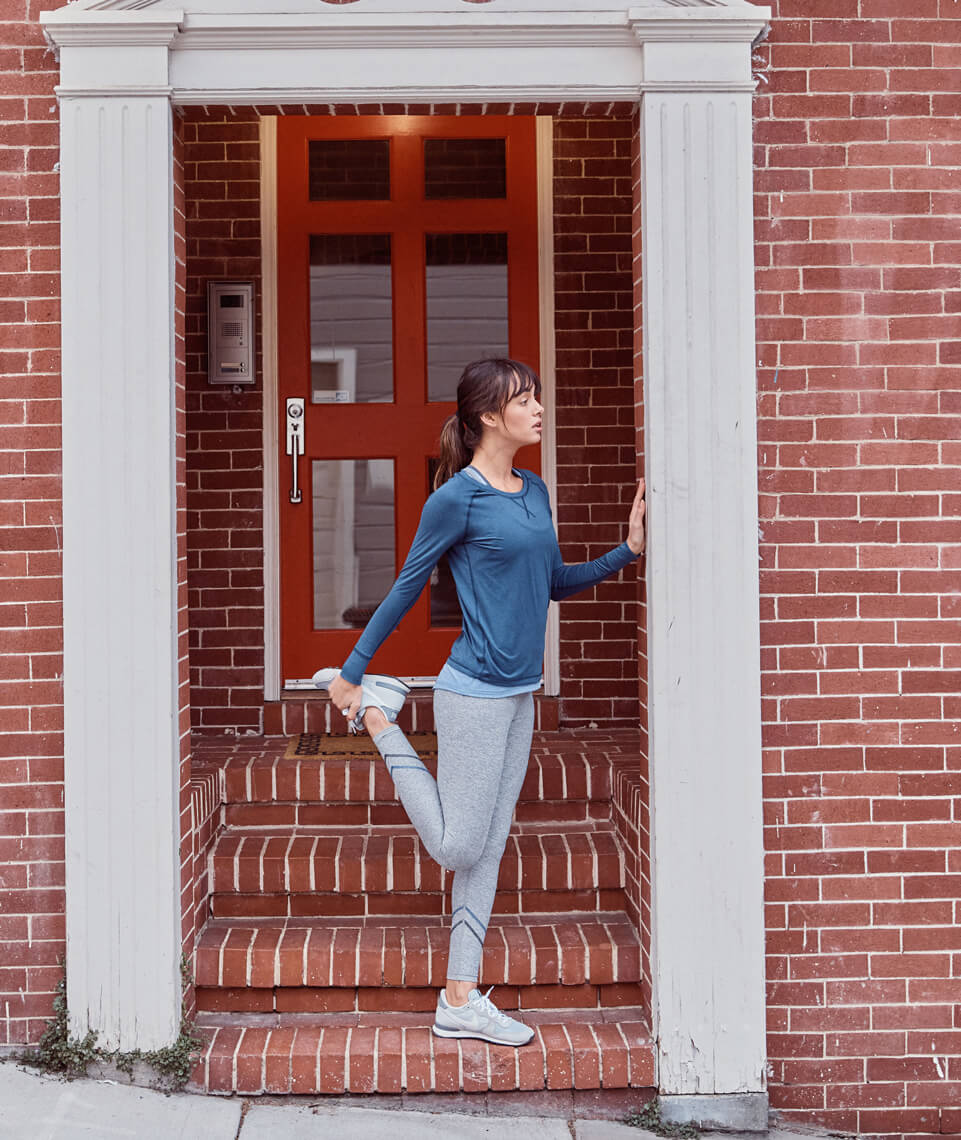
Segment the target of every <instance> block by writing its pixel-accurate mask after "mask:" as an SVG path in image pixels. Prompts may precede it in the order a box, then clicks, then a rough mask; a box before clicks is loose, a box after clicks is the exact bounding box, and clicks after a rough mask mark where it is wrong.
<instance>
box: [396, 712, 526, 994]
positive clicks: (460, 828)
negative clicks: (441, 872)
mask: <svg viewBox="0 0 961 1140" xmlns="http://www.w3.org/2000/svg"><path fill="white" fill-rule="evenodd" d="M434 724H435V726H436V728H437V779H436V780H435V779H434V777H433V776H432V775H431V774H430V772H429V771H428V770H427V768H425V767H424V765H423V764H422V763H421V760H420V758H419V757H418V755H417V753H416V752H415V751H414V750H413V748H411V746H410V744H409V743H408V740H407V737H406V736H404V734H403V732H402V731H401V730H400V729H399V728H398V727H397V725H391V726H390V727H389V728H385V729H384V730H383V732H379V733H377V735H376V736H375V737H374V744H376V745H377V748H378V749H379V750H380V754H381V755H382V756H383V758H384V762H385V763H386V764H387V768H388V770H389V772H390V774H391V777H392V779H393V781H394V787H395V788H396V789H397V795H398V796H399V797H400V801H401V803H402V804H403V805H404V808H405V810H406V812H407V815H408V816H409V817H410V821H411V823H412V824H413V825H414V827H416V828H417V832H418V834H419V835H420V837H421V840H422V841H423V844H424V846H425V847H426V848H427V850H428V852H429V853H430V855H431V856H432V857H433V858H434V859H436V860H437V862H438V863H440V865H441V866H442V867H447V868H449V869H450V870H452V871H453V872H454V883H453V887H452V898H451V932H450V954H449V957H448V963H447V976H448V977H449V978H454V979H457V980H459V981H465V982H475V981H477V976H478V973H479V972H480V961H481V951H482V950H483V947H484V936H485V935H486V933H487V924H488V922H489V921H490V916H491V908H492V907H493V905H494V892H495V890H496V889H497V871H498V868H499V867H500V861H501V856H502V855H503V854H504V847H505V845H506V844H507V835H508V832H509V831H510V826H511V819H512V817H513V815H514V806H515V804H516V803H517V797H518V796H519V795H520V790H521V784H523V782H524V774H525V772H526V771H527V761H528V758H529V756H530V751H531V736H532V734H533V731H534V698H533V696H532V694H530V693H521V694H520V695H518V696H516V697H464V696H461V695H460V694H459V693H451V692H448V691H447V690H446V689H435V690H434Z"/></svg>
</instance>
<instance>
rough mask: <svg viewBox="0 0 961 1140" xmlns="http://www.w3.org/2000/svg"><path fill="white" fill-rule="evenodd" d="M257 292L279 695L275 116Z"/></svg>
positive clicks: (268, 134)
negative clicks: (259, 296)
mask: <svg viewBox="0 0 961 1140" xmlns="http://www.w3.org/2000/svg"><path fill="white" fill-rule="evenodd" d="M260 295H261V306H260V312H261V322H262V323H261V344H262V345H263V393H262V395H263V409H264V410H263V448H264V506H263V509H264V700H265V701H279V700H280V689H281V682H280V503H279V496H280V481H279V478H278V472H277V448H278V447H279V446H280V443H279V441H280V424H279V422H278V419H279V417H278V414H277V406H278V405H277V399H278V396H279V389H278V383H279V380H278V364H277V349H278V343H279V342H278V329H277V119H276V117H275V116H274V115H262V116H261V117H260Z"/></svg>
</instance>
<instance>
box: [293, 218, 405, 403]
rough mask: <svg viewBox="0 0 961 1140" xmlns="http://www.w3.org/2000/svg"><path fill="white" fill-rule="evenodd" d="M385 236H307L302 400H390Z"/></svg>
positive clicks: (391, 368) (391, 375)
mask: <svg viewBox="0 0 961 1140" xmlns="http://www.w3.org/2000/svg"><path fill="white" fill-rule="evenodd" d="M390 255H391V249H390V234H311V235H310V400H311V403H313V404H355V403H356V404H371V403H384V402H389V401H390V400H393V398H394V350H393V336H394V333H393V328H394V323H393V295H392V293H393V285H392V281H391V256H390Z"/></svg>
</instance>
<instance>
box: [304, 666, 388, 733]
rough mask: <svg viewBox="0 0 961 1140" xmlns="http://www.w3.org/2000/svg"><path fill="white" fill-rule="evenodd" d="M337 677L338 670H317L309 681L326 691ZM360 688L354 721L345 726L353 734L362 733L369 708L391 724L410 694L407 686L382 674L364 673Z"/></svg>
mask: <svg viewBox="0 0 961 1140" xmlns="http://www.w3.org/2000/svg"><path fill="white" fill-rule="evenodd" d="M339 676H340V670H339V669H318V670H317V672H316V673H315V674H314V675H313V677H311V680H312V681H313V682H314V684H315V685H316V686H317V688H318V689H326V688H327V687H328V686H329V685H330V682H331V681H333V679H334V678H335V677H339ZM360 687H361V698H360V710H359V712H358V713H357V716H356V717H355V718H354V720H352V721H350V722H348V725H347V727H348V729H349V730H350V732H355V733H356V732H363V731H364V713H365V712H366V711H367V710H368V709H370V708H374V709H380V711H381V712H382V713H383V714H384V716H385V717H387V719H388V720H389V721H390V723H391V724H393V723H394V722H395V721H396V720H397V714H398V713H399V712H400V710H401V709H402V708H403V707H404V701H405V700H406V699H407V694H408V693H409V692H410V686H409V685H405V684H404V682H403V681H401V680H399V679H398V678H397V677H391V676H387V675H384V674H382V673H365V674H364V675H363V677H361V679H360Z"/></svg>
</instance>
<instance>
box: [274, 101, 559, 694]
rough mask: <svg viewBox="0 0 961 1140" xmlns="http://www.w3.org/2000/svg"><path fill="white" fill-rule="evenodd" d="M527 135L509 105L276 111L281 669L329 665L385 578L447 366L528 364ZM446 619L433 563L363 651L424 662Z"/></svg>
mask: <svg viewBox="0 0 961 1140" xmlns="http://www.w3.org/2000/svg"><path fill="white" fill-rule="evenodd" d="M534 139H535V136H534V119H533V118H524V117H520V116H518V117H513V116H512V117H486V116H477V117H444V116H423V117H421V116H369V117H368V116H361V117H356V118H351V119H345V118H333V117H331V118H322V117H317V118H312V117H306V116H305V117H300V118H298V117H283V118H281V119H279V121H278V135H277V184H278V219H277V231H278V232H277V236H278V314H279V318H278V328H279V376H280V385H279V397H280V407H279V415H280V418H279V423H280V439H279V445H278V457H277V462H278V465H279V470H280V488H281V502H280V551H281V652H282V659H281V668H282V677H283V679H284V681H285V682H287V681H290V680H296V679H303V678H307V677H309V676H310V675H311V674H312V673H313V672H314V671H315V670H316V669H318V668H320V667H321V666H324V665H334V666H339V665H341V664H342V663H343V661H344V659H345V658H346V657H347V655H348V653H349V652H350V650H351V648H352V647H353V645H354V643H355V641H356V640H357V637H358V635H359V633H360V631H361V630H362V629H363V626H364V625H365V624H366V621H367V620H368V619H369V617H370V614H371V613H372V612H373V610H374V609H375V608H376V606H377V604H378V603H379V602H380V601H381V599H382V598H383V597H384V595H385V594H386V593H387V591H388V590H389V588H390V586H391V583H392V582H393V580H394V578H395V577H396V575H397V573H398V571H399V570H400V567H401V565H402V563H403V558H404V556H405V554H406V552H407V550H408V548H409V546H410V543H411V540H412V538H413V536H414V532H415V530H416V528H417V523H418V520H419V518H420V511H421V508H422V506H423V503H424V500H425V499H426V497H427V494H428V492H429V488H430V485H431V474H432V462H431V461H432V458H433V457H435V456H436V455H437V440H438V435H439V432H440V427H441V424H442V423H443V421H444V419H445V418H446V417H447V416H448V415H450V414H451V413H452V412H453V411H454V410H455V408H456V402H455V401H456V395H455V392H456V384H457V378H458V375H459V373H460V370H461V368H462V367H463V366H464V364H466V363H467V362H468V361H470V360H472V359H476V358H478V357H481V356H495V355H497V356H500V355H506V354H509V355H511V356H513V357H516V358H518V359H521V360H524V361H526V362H527V363H529V364H531V365H532V366H533V367H534V368H537V367H538V324H537V317H538V294H537V179H536V161H535V141H534ZM291 401H294V403H293V404H291ZM288 413H290V417H291V425H292V431H293V433H294V435H295V443H294V448H295V451H296V448H297V447H299V446H301V445H300V444H299V442H297V441H298V440H300V439H302V440H303V444H302V447H303V454H302V456H301V457H300V458H299V459H296V456H295V455H294V456H292V455H288V454H287V450H286V446H285V445H286V443H287V438H288V431H287V423H288ZM295 460H296V468H297V482H298V491H299V494H295V493H294V489H293V480H294V467H295ZM518 461H519V462H520V463H521V464H523V465H525V466H527V467H531V468H534V469H535V470H539V453H537V452H536V451H534V450H533V449H529V450H528V451H527V452H523V453H521V455H520V456H519V460H518ZM459 625H460V619H459V611H458V609H457V604H456V597H455V595H454V592H453V583H452V581H451V579H450V576H449V573H448V571H447V568H446V565H445V564H442V565H441V566H440V567H439V568H438V570H437V571H436V572H435V574H434V578H433V580H432V582H431V584H430V585H429V586H428V588H427V589H425V590H424V593H423V595H422V596H421V597H420V599H419V600H418V601H417V603H416V604H415V605H414V607H413V609H412V610H411V612H410V613H409V614H408V615H407V617H406V618H405V619H404V621H403V622H402V623H401V625H400V626H399V627H398V629H397V631H396V632H395V633H394V634H393V635H392V636H391V637H390V639H389V640H388V641H387V642H386V644H385V645H384V647H383V648H382V649H381V651H380V652H379V653H378V654H377V656H376V658H375V660H374V663H373V665H374V667H375V668H377V669H378V670H379V671H384V672H390V673H396V674H399V675H402V676H434V675H436V674H437V672H438V671H439V669H440V667H441V665H442V664H443V662H444V660H445V658H446V656H447V653H448V652H449V649H450V646H451V644H452V643H453V641H454V638H455V637H456V636H457V632H458V630H459Z"/></svg>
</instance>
